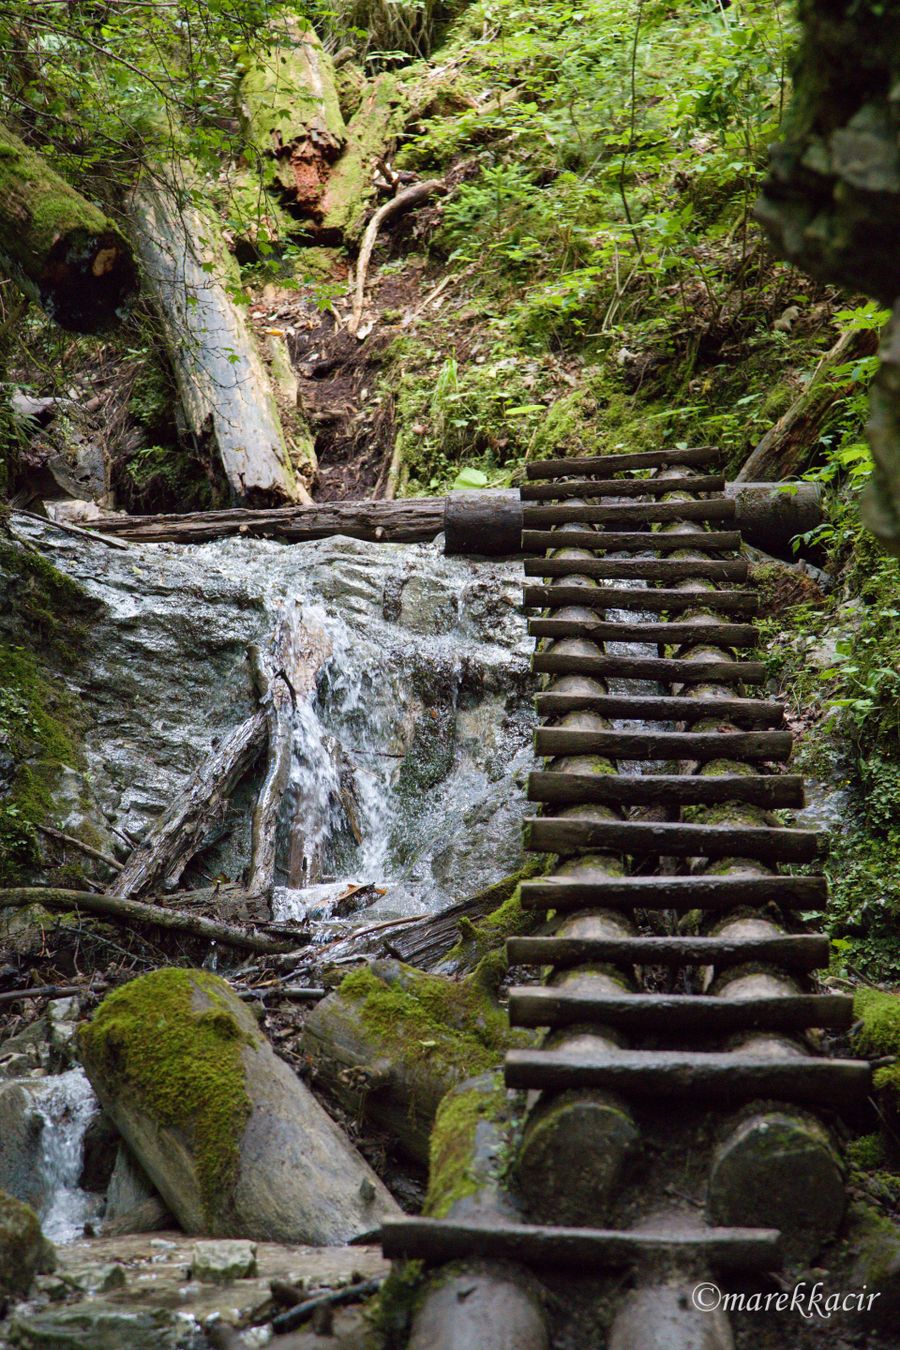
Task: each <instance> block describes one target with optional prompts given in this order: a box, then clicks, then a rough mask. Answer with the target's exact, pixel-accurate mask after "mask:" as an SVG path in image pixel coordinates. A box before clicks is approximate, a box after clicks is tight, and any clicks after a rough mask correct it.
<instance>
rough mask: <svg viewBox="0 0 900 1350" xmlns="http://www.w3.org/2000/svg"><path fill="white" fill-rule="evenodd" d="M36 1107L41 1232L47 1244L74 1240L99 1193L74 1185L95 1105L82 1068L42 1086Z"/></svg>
mask: <svg viewBox="0 0 900 1350" xmlns="http://www.w3.org/2000/svg"><path fill="white" fill-rule="evenodd" d="M35 1106H36V1108H37V1111H38V1114H39V1115H40V1116H41V1118H42V1120H43V1130H42V1132H41V1161H40V1167H41V1171H42V1173H43V1178H44V1181H45V1187H46V1194H47V1195H48V1197H49V1198H48V1200H47V1201H46V1203H45V1205H44V1206H43V1208H42V1210H41V1215H40V1220H41V1227H42V1228H43V1230H44V1235H45V1236H46V1237H48V1238H49V1239H50V1241H51V1242H60V1243H63V1242H74V1241H75V1239H76V1238H79V1237H81V1236H83V1233H84V1224H85V1221H86V1220H87V1219H89V1218H91V1217H92V1216H93V1214H94V1213H95V1212H96V1205H97V1197H96V1196H94V1195H91V1194H89V1193H88V1192H87V1191H83V1190H82V1189H81V1187H80V1186H79V1185H78V1181H79V1178H80V1176H81V1169H82V1165H83V1161H84V1136H85V1131H86V1130H87V1127H88V1125H89V1124H90V1122H91V1119H92V1118H93V1117H94V1116H95V1115H96V1114H97V1112H98V1110H99V1106H98V1103H97V1098H96V1097H95V1096H94V1091H93V1089H92V1087H91V1085H90V1083H89V1082H88V1080H87V1078H86V1076H85V1073H84V1070H83V1069H80V1068H77V1069H69V1070H68V1071H67V1072H66V1073H60V1074H55V1075H54V1076H53V1077H52V1078H48V1079H46V1081H45V1082H44V1083H42V1084H41V1091H40V1093H39V1094H38V1095H37V1096H36V1100H35Z"/></svg>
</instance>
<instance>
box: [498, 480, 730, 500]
mask: <svg viewBox="0 0 900 1350" xmlns="http://www.w3.org/2000/svg"><path fill="white" fill-rule="evenodd" d="M519 491H520V495H521V498H522V501H523V502H546V501H554V500H559V499H561V498H565V497H664V496H665V495H666V493H668V492H724V491H725V479H724V478H723V477H722V476H721V475H720V474H708V475H705V476H702V475H699V474H698V475H697V477H696V478H690V477H685V476H682V475H679V476H678V477H677V478H675V477H672V478H575V479H568V478H561V479H556V480H554V481H552V482H546V483H525V484H523V486H522V487H521V488H520V489H519Z"/></svg>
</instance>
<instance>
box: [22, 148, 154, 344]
mask: <svg viewBox="0 0 900 1350" xmlns="http://www.w3.org/2000/svg"><path fill="white" fill-rule="evenodd" d="M0 261H2V263H3V266H4V267H5V268H6V270H7V271H8V272H9V274H10V276H11V277H12V278H13V280H15V281H16V282H17V283H18V285H19V286H20V287H21V288H22V290H23V291H25V293H26V294H27V295H29V296H31V297H32V298H33V299H35V300H37V301H39V303H40V304H41V305H42V306H43V307H44V309H45V310H46V311H47V313H48V314H49V315H50V317H51V318H52V319H55V320H56V322H57V323H58V324H61V325H62V327H63V328H71V329H74V330H75V331H77V332H81V333H93V332H96V331H97V330H98V329H100V328H105V327H106V326H107V325H108V324H110V323H112V322H113V321H114V320H115V319H116V318H117V317H118V315H119V313H120V311H121V310H122V308H123V306H124V305H125V303H126V302H127V300H128V299H129V297H130V296H131V295H132V294H133V292H134V291H135V290H136V288H137V269H136V267H135V264H134V259H133V257H132V252H131V248H130V246H129V244H128V242H127V240H126V239H125V238H124V236H123V235H122V233H121V232H120V231H119V229H118V227H117V226H116V225H115V224H114V223H113V222H112V221H111V220H110V219H109V218H108V217H107V216H106V215H105V214H104V213H103V212H102V211H100V210H99V209H98V208H97V207H96V206H94V205H93V204H92V203H91V202H89V201H87V200H86V199H85V198H84V197H82V196H81V194H80V193H78V192H76V191H75V189H74V188H72V187H70V186H69V184H68V183H66V182H65V181H64V180H63V179H62V178H60V176H59V175H58V174H57V173H56V172H55V171H54V170H53V169H52V168H51V167H50V165H49V164H48V163H46V161H45V160H44V159H43V158H42V157H41V156H40V155H36V154H35V153H34V151H33V150H30V149H29V148H28V146H27V145H25V143H24V142H23V141H20V140H19V138H18V136H15V135H13V133H12V132H11V131H8V130H7V129H6V128H5V127H3V126H0Z"/></svg>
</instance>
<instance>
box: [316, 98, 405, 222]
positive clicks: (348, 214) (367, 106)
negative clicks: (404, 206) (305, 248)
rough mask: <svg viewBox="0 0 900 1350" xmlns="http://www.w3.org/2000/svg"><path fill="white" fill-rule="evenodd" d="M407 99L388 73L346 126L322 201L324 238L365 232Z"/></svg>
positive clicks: (396, 136)
mask: <svg viewBox="0 0 900 1350" xmlns="http://www.w3.org/2000/svg"><path fill="white" fill-rule="evenodd" d="M407 107H408V105H407V99H406V95H405V94H404V92H403V90H402V89H401V86H400V84H399V82H398V80H397V77H396V75H393V74H391V73H390V72H388V71H385V72H384V73H383V74H381V75H378V76H377V77H376V79H374V80H373V81H372V83H371V85H370V86H369V89H368V92H367V93H366V94H365V95H364V97H363V100H362V102H361V104H360V105H359V108H358V109H357V111H356V112H355V113H354V115H353V117H352V118H351V119H350V122H349V124H348V126H347V143H346V145H345V146H344V151H343V154H342V155H341V157H340V159H339V160H338V161H337V163H336V164H335V166H334V168H333V169H332V171H331V174H330V176H329V179H328V182H327V184H326V186H325V192H324V194H323V196H322V201H321V222H322V223H321V231H322V234H323V237H325V238H334V239H339V240H347V241H351V242H352V241H354V240H356V239H358V238H360V236H361V235H362V232H363V222H364V220H365V216H366V211H367V209H368V207H369V204H370V202H371V200H372V197H373V196H374V194H375V191H376V188H375V182H374V175H375V169H376V168H377V165H378V161H379V160H380V159H384V157H385V156H386V155H390V154H391V152H392V151H393V147H394V144H395V142H396V140H397V138H398V136H399V135H400V132H401V131H402V129H403V124H404V122H405V121H406V117H407Z"/></svg>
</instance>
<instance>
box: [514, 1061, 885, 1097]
mask: <svg viewBox="0 0 900 1350" xmlns="http://www.w3.org/2000/svg"><path fill="white" fill-rule="evenodd" d="M505 1076H506V1085H507V1087H510V1088H528V1089H537V1090H539V1091H552V1092H565V1091H567V1090H569V1089H571V1088H603V1089H606V1090H608V1091H612V1092H621V1093H622V1094H623V1096H625V1097H648V1098H650V1100H651V1101H656V1102H658V1101H659V1100H660V1099H661V1098H664V1097H667V1098H670V1099H671V1098H676V1099H682V1100H683V1099H685V1098H687V1099H689V1100H690V1101H692V1102H698V1101H713V1102H715V1103H716V1104H724V1103H738V1102H747V1101H753V1100H755V1099H756V1098H766V1099H768V1098H774V1099H775V1100H776V1101H787V1102H798V1103H803V1104H808V1105H812V1106H824V1107H836V1106H852V1105H860V1104H862V1103H863V1102H865V1100H866V1098H867V1097H868V1095H869V1092H870V1090H871V1078H872V1073H871V1069H870V1067H869V1065H868V1064H866V1063H864V1062H862V1061H861V1060H856V1059H813V1058H812V1057H811V1056H810V1057H809V1058H807V1057H803V1058H800V1057H799V1056H794V1055H785V1056H784V1058H783V1059H776V1058H772V1059H753V1058H751V1057H750V1056H749V1055H743V1054H739V1053H735V1054H721V1053H719V1054H706V1053H698V1052H691V1053H686V1052H682V1051H678V1050H647V1051H640V1050H637V1051H616V1052H610V1053H608V1054H603V1053H600V1052H598V1053H596V1054H594V1055H586V1054H576V1053H566V1052H565V1051H553V1050H511V1051H509V1053H508V1054H507V1056H506V1065H505Z"/></svg>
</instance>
